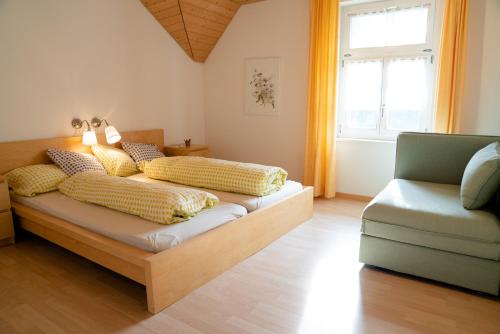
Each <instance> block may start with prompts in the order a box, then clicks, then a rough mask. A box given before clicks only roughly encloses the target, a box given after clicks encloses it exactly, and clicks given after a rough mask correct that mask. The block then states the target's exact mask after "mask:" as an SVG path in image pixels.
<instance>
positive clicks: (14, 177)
mask: <svg viewBox="0 0 500 334" xmlns="http://www.w3.org/2000/svg"><path fill="white" fill-rule="evenodd" d="M66 178H68V175H67V174H66V173H65V172H63V171H62V169H60V168H59V167H57V166H56V165H32V166H25V167H20V168H16V169H14V170H11V171H10V172H8V173H7V174H6V175H5V179H6V180H7V183H8V184H9V187H10V188H12V190H14V193H16V194H17V195H21V196H28V197H31V196H35V195H36V194H43V193H46V192H49V191H53V190H56V189H57V186H58V185H59V183H61V182H62V181H64V180H65V179H66Z"/></svg>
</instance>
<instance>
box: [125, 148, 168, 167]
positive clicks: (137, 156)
mask: <svg viewBox="0 0 500 334" xmlns="http://www.w3.org/2000/svg"><path fill="white" fill-rule="evenodd" d="M122 147H123V149H124V150H125V152H127V153H128V154H130V156H131V157H132V159H134V161H135V163H136V164H137V166H139V165H140V164H141V162H142V161H151V160H153V159H156V158H163V157H164V156H165V154H163V153H162V152H160V150H159V149H158V146H156V145H154V144H142V143H126V142H122Z"/></svg>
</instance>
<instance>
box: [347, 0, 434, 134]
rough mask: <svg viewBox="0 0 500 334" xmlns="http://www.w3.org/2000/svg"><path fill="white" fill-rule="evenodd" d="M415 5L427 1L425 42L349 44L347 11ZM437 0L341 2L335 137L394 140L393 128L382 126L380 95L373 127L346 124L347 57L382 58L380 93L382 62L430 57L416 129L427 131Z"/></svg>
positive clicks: (431, 103) (431, 101)
mask: <svg viewBox="0 0 500 334" xmlns="http://www.w3.org/2000/svg"><path fill="white" fill-rule="evenodd" d="M419 5H429V14H428V17H427V20H428V22H427V36H426V42H425V43H423V44H413V45H402V46H388V47H369V48H355V49H351V48H349V45H348V44H349V33H350V32H349V28H350V27H349V15H352V14H361V13H363V12H373V11H380V10H384V9H386V8H390V7H403V8H404V7H414V6H419ZM440 7H441V4H440V0H383V1H373V2H367V3H361V4H352V2H350V3H348V4H346V5H344V6H342V8H341V20H340V27H339V28H340V43H339V69H340V70H339V76H338V79H339V80H338V82H339V84H338V88H339V89H338V91H339V94H338V103H337V106H338V109H337V110H338V111H339V112H338V115H337V136H338V137H339V138H355V139H371V140H395V139H396V136H397V132H396V131H391V130H389V129H387V128H386V121H387V119H386V113H384V111H383V108H384V105H383V103H384V101H383V96H384V95H382V100H381V106H380V109H379V112H378V115H377V116H378V117H377V118H378V122H377V128H376V129H352V128H349V127H348V126H346V125H347V124H348V123H347V117H348V115H347V112H346V110H345V106H344V101H342V97H343V96H344V94H343V93H344V91H343V90H344V89H345V88H344V85H343V82H344V81H345V70H344V63H345V61H348V60H372V59H373V60H382V61H383V68H382V73H383V76H384V79H383V82H382V94H384V90H385V87H384V80H385V73H386V68H385V66H384V65H385V63H386V61H387V60H388V59H391V58H405V57H425V58H428V59H429V61H430V63H431V64H430V66H428V67H427V70H428V71H429V73H428V76H427V77H428V78H429V81H430V82H429V87H430V92H429V98H428V101H427V102H428V110H429V112H426V113H424V115H422V116H423V120H422V123H421V124H423V126H422V127H421V128H420V129H418V131H424V132H427V131H431V130H432V128H433V123H434V88H435V82H436V60H437V54H438V52H437V50H438V46H439V30H440V29H438V27H439V23H440V22H439V21H440V20H439V19H438V18H439V15H436V12H438V11H440V10H441V8H440Z"/></svg>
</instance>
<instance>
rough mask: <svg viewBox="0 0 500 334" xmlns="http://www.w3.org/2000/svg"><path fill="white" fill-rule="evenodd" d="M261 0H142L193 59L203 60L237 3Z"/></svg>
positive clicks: (237, 6) (222, 30) (234, 12)
mask: <svg viewBox="0 0 500 334" xmlns="http://www.w3.org/2000/svg"><path fill="white" fill-rule="evenodd" d="M258 1H264V0H141V2H142V4H143V5H144V6H145V7H146V9H147V10H148V11H149V12H150V13H151V14H152V15H153V16H154V17H155V18H156V20H157V21H158V22H159V23H160V24H161V25H162V26H163V27H164V28H165V30H167V31H168V33H169V34H170V35H171V36H172V37H173V38H174V39H175V40H176V41H177V43H179V45H180V46H181V47H182V48H183V49H184V51H186V53H187V54H188V55H189V57H191V58H192V59H193V60H194V61H197V62H201V63H202V62H204V61H205V60H206V59H207V57H208V55H209V54H210V51H212V49H213V48H214V46H215V44H216V43H217V41H218V40H219V38H220V36H222V34H223V33H224V31H225V30H226V27H227V26H228V24H229V22H231V19H232V18H233V16H234V14H236V12H237V11H238V9H239V8H240V6H242V5H245V4H248V3H252V2H258Z"/></svg>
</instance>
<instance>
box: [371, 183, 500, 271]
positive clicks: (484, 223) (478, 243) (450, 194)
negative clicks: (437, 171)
mask: <svg viewBox="0 0 500 334" xmlns="http://www.w3.org/2000/svg"><path fill="white" fill-rule="evenodd" d="M362 219H363V227H362V232H363V233H364V234H367V235H371V236H375V237H379V238H385V239H389V240H394V241H399V242H405V243H409V244H414V245H419V246H424V247H429V248H434V249H439V250H445V251H449V252H455V253H458V254H466V255H471V256H476V257H480V258H487V259H492V260H497V261H498V260H500V220H499V218H498V217H497V216H496V215H495V214H493V213H491V212H489V211H483V210H473V211H471V210H466V209H464V208H463V206H462V202H461V200H460V186H459V185H450V184H439V183H430V182H421V181H410V180H402V179H395V180H393V181H391V182H390V183H389V185H387V187H386V188H385V189H384V190H383V191H382V192H381V193H380V194H378V195H377V196H376V197H375V198H374V199H373V200H372V201H371V202H370V204H368V206H367V207H366V209H365V211H364V212H363V216H362Z"/></svg>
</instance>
